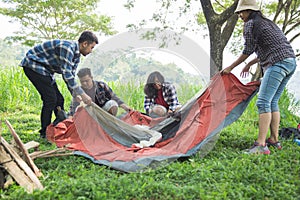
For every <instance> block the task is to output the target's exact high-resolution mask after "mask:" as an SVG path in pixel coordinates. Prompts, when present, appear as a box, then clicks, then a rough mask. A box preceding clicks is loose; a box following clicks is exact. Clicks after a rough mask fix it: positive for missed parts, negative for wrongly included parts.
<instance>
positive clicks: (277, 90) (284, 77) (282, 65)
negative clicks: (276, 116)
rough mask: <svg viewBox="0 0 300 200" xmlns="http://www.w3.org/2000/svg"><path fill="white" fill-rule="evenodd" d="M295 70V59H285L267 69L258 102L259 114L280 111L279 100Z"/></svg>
mask: <svg viewBox="0 0 300 200" xmlns="http://www.w3.org/2000/svg"><path fill="white" fill-rule="evenodd" d="M295 70H296V60H295V58H287V59H284V60H282V61H280V62H278V63H275V64H274V65H272V66H270V67H268V68H267V70H266V72H265V74H264V76H263V79H262V82H261V85H260V88H259V93H258V98H257V102H256V106H257V108H258V112H259V114H262V113H268V112H277V111H279V107H278V101H279V98H280V96H281V94H282V92H283V90H284V88H285V86H286V84H287V82H288V81H289V80H290V78H291V77H292V75H293V73H294V72H295Z"/></svg>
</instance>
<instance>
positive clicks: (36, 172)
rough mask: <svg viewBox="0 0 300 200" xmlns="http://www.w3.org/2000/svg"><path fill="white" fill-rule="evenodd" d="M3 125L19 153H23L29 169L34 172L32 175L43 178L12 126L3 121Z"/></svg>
mask: <svg viewBox="0 0 300 200" xmlns="http://www.w3.org/2000/svg"><path fill="white" fill-rule="evenodd" d="M5 123H6V125H7V126H8V128H9V130H10V132H11V134H12V136H13V138H14V140H15V142H16V143H17V145H18V146H19V148H20V150H21V152H22V153H23V155H24V158H25V161H26V163H27V164H28V165H29V166H30V167H31V169H32V170H33V171H34V173H35V174H36V175H37V177H41V176H43V174H42V173H41V171H40V170H39V169H38V168H37V166H36V165H35V164H34V162H33V160H32V159H31V158H30V156H29V154H28V151H27V149H26V148H25V146H24V144H23V142H22V141H21V139H20V137H19V136H18V134H17V133H16V132H15V130H14V129H13V127H12V125H11V124H10V123H9V121H8V120H5Z"/></svg>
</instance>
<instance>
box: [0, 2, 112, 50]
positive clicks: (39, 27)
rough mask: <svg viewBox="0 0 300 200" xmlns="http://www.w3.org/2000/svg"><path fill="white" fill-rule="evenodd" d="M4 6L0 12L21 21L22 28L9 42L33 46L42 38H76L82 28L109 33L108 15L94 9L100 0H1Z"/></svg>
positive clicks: (110, 27)
mask: <svg viewBox="0 0 300 200" xmlns="http://www.w3.org/2000/svg"><path fill="white" fill-rule="evenodd" d="M2 2H3V3H4V4H6V5H7V6H6V7H1V8H0V14H2V15H6V16H8V17H11V18H12V19H14V20H16V21H18V22H20V24H21V25H22V26H21V30H20V31H17V32H16V35H15V36H11V37H10V38H8V39H10V40H11V41H21V42H22V43H23V44H25V45H28V46H33V45H34V44H36V43H40V42H41V41H43V40H49V39H70V40H77V39H78V36H79V35H80V33H81V32H82V31H84V30H91V31H95V32H101V33H104V34H105V35H112V34H113V33H114V31H112V26H111V18H110V17H108V16H105V15H99V14H98V13H96V12H95V8H96V5H97V3H98V2H99V0H83V1H78V0H72V1H63V0H47V1H37V0H25V1H24V0H3V1H2Z"/></svg>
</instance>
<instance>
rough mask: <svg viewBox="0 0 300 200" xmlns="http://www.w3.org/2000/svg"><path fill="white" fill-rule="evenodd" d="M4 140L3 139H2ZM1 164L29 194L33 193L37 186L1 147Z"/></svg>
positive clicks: (0, 146)
mask: <svg viewBox="0 0 300 200" xmlns="http://www.w3.org/2000/svg"><path fill="white" fill-rule="evenodd" d="M1 138H2V137H1ZM0 153H1V154H0V163H1V165H2V166H3V167H4V169H5V170H6V171H7V172H8V173H9V174H10V175H11V176H12V177H13V178H14V180H15V181H16V182H17V183H18V184H19V185H20V186H21V187H24V188H25V190H26V191H27V192H30V193H31V192H33V190H34V189H35V184H34V183H33V182H32V180H31V179H30V178H29V177H28V176H27V175H26V174H25V173H24V171H23V170H22V169H20V167H19V165H17V163H16V162H15V161H14V160H13V159H12V158H11V156H10V155H9V154H8V153H7V152H6V151H5V149H4V147H3V146H2V145H0Z"/></svg>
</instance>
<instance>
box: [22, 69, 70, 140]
mask: <svg viewBox="0 0 300 200" xmlns="http://www.w3.org/2000/svg"><path fill="white" fill-rule="evenodd" d="M23 70H24V73H25V75H26V76H27V77H28V79H29V80H30V81H31V82H32V84H33V85H34V87H35V88H36V89H37V91H38V92H39V94H40V95H41V99H42V101H43V107H42V111H41V130H40V131H39V132H40V133H41V135H44V136H45V134H46V128H47V126H48V125H49V124H51V118H52V113H53V111H54V113H55V115H56V114H57V108H56V107H57V106H60V107H61V109H63V110H64V97H63V96H62V94H61V93H60V91H59V90H58V88H57V84H56V82H55V81H53V79H52V78H51V77H50V76H44V75H41V74H39V73H37V72H35V71H33V70H31V69H30V68H27V67H23Z"/></svg>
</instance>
